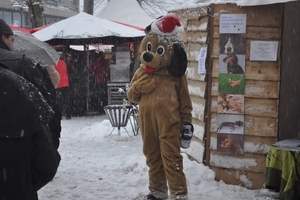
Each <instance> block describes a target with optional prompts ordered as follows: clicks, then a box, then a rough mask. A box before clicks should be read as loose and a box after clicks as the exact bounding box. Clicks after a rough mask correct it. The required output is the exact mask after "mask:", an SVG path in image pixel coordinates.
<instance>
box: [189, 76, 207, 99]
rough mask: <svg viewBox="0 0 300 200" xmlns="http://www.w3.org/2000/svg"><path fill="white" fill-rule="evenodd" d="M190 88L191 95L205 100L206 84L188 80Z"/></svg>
mask: <svg viewBox="0 0 300 200" xmlns="http://www.w3.org/2000/svg"><path fill="white" fill-rule="evenodd" d="M188 88H189V92H190V95H193V96H198V97H202V98H205V95H206V94H205V92H206V82H202V81H196V80H188Z"/></svg>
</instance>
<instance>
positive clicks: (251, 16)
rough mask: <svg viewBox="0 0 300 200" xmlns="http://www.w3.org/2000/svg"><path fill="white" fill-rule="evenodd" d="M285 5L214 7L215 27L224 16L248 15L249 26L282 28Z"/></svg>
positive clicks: (220, 5)
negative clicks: (222, 15)
mask: <svg viewBox="0 0 300 200" xmlns="http://www.w3.org/2000/svg"><path fill="white" fill-rule="evenodd" d="M283 6H284V5H283V4H269V5H263V6H251V7H239V6H237V5H236V4H225V5H224V4H216V5H214V13H215V15H214V16H215V17H214V18H213V20H214V21H213V23H214V25H219V24H220V15H217V14H216V13H219V14H221V13H224V14H246V15H247V21H246V24H247V26H260V27H281V26H282V14H283Z"/></svg>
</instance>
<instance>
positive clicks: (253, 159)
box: [210, 150, 266, 172]
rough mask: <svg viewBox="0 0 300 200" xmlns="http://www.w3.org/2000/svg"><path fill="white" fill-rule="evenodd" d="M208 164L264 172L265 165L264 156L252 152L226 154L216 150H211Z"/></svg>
mask: <svg viewBox="0 0 300 200" xmlns="http://www.w3.org/2000/svg"><path fill="white" fill-rule="evenodd" d="M210 166H214V167H222V168H226V169H237V170H245V171H251V172H264V170H265V167H266V156H265V155H261V154H252V153H245V154H243V155H226V154H222V153H221V152H217V151H216V150H211V151H210Z"/></svg>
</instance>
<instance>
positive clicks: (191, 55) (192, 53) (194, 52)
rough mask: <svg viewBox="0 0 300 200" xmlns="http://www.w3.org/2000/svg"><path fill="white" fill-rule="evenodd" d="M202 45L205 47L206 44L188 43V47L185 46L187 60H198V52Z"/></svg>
mask: <svg viewBox="0 0 300 200" xmlns="http://www.w3.org/2000/svg"><path fill="white" fill-rule="evenodd" d="M202 47H207V44H206V43H188V47H186V46H185V50H186V53H187V57H188V60H190V61H197V62H198V57H199V52H200V49H201V48H202Z"/></svg>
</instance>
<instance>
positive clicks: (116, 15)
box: [97, 0, 154, 28]
mask: <svg viewBox="0 0 300 200" xmlns="http://www.w3.org/2000/svg"><path fill="white" fill-rule="evenodd" d="M97 16H98V17H101V18H103V19H108V20H113V21H117V22H122V23H125V24H129V25H134V26H138V27H141V28H145V27H147V26H148V25H149V24H151V23H152V22H153V20H154V19H153V18H151V17H150V16H149V15H148V14H147V13H146V12H145V11H144V10H143V9H142V8H141V7H140V5H139V4H138V2H137V1H136V0H126V1H125V0H110V1H109V2H108V4H107V6H106V7H105V8H104V9H103V10H101V11H100V13H99V14H98V15H97Z"/></svg>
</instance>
